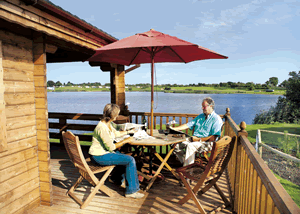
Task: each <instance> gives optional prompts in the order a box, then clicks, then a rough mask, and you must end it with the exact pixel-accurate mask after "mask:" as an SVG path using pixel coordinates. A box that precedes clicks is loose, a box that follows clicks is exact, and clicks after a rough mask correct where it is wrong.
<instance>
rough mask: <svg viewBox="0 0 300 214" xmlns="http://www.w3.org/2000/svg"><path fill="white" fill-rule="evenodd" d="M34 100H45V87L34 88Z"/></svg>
mask: <svg viewBox="0 0 300 214" xmlns="http://www.w3.org/2000/svg"><path fill="white" fill-rule="evenodd" d="M35 98H47V87H38V86H37V87H35Z"/></svg>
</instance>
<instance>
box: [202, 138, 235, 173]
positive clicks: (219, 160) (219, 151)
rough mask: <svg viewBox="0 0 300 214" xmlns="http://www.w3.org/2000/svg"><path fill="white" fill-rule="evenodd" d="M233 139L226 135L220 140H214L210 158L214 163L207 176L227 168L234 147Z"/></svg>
mask: <svg viewBox="0 0 300 214" xmlns="http://www.w3.org/2000/svg"><path fill="white" fill-rule="evenodd" d="M231 141H232V138H231V137H229V136H225V137H223V138H221V139H220V140H219V141H217V142H214V146H213V151H212V154H211V157H210V160H209V161H211V162H212V165H211V167H210V169H209V172H208V175H207V176H210V175H213V174H215V173H218V172H221V171H223V170H224V169H225V167H226V165H227V163H228V161H229V159H230V157H231V153H232V149H233V144H232V143H231Z"/></svg>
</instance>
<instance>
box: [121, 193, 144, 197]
mask: <svg viewBox="0 0 300 214" xmlns="http://www.w3.org/2000/svg"><path fill="white" fill-rule="evenodd" d="M144 196H145V195H144V194H143V193H139V192H135V193H132V194H125V197H126V198H143V197H144Z"/></svg>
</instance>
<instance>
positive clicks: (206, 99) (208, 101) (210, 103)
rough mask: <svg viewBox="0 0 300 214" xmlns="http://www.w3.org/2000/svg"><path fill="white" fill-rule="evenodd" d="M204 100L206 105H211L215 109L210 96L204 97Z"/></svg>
mask: <svg viewBox="0 0 300 214" xmlns="http://www.w3.org/2000/svg"><path fill="white" fill-rule="evenodd" d="M204 101H206V102H207V104H208V105H210V106H211V107H212V109H215V101H214V100H213V99H212V98H210V97H206V98H204V99H203V101H202V102H204Z"/></svg>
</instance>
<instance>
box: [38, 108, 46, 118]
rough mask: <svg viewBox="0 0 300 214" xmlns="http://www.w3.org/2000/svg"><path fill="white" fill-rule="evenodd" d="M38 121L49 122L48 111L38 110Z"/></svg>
mask: <svg viewBox="0 0 300 214" xmlns="http://www.w3.org/2000/svg"><path fill="white" fill-rule="evenodd" d="M36 119H37V120H48V110H47V109H36Z"/></svg>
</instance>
